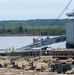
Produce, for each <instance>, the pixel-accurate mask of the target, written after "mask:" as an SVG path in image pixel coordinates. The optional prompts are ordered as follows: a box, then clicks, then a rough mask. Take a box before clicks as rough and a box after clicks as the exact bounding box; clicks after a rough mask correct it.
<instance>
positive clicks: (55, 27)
mask: <svg viewBox="0 0 74 75" xmlns="http://www.w3.org/2000/svg"><path fill="white" fill-rule="evenodd" d="M40 32H41V35H65V20H64V19H58V20H57V19H36V20H13V21H0V35H1V34H3V35H11V34H13V35H14V34H15V35H17V34H23V35H40Z"/></svg>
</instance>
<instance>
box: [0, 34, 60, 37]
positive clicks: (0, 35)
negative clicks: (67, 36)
mask: <svg viewBox="0 0 74 75" xmlns="http://www.w3.org/2000/svg"><path fill="white" fill-rule="evenodd" d="M2 36H39V35H31V34H30V35H28V34H0V37H2ZM42 36H59V35H42Z"/></svg>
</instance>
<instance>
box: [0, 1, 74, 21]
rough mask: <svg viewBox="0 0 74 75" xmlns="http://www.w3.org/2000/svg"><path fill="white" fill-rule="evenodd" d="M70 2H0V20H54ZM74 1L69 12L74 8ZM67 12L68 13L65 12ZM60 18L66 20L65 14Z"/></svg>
mask: <svg viewBox="0 0 74 75" xmlns="http://www.w3.org/2000/svg"><path fill="white" fill-rule="evenodd" d="M69 1H70V0H0V20H27V19H54V18H57V17H58V16H59V14H60V13H61V12H62V10H63V9H64V8H65V6H66V5H67V4H68V2H69ZM73 6H74V0H73V1H72V3H71V4H70V6H69V8H68V9H69V12H70V11H71V10H72V9H73V8H74V7H73ZM66 12H68V11H66ZM66 12H65V13H64V14H63V15H62V17H61V18H66V16H65V14H66Z"/></svg>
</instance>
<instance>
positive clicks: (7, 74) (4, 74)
mask: <svg viewBox="0 0 74 75" xmlns="http://www.w3.org/2000/svg"><path fill="white" fill-rule="evenodd" d="M0 75H67V74H57V73H55V72H54V73H53V72H36V71H32V70H29V71H25V70H19V69H13V68H12V69H7V68H0ZM68 75H72V74H68ZM73 75H74V74H73Z"/></svg>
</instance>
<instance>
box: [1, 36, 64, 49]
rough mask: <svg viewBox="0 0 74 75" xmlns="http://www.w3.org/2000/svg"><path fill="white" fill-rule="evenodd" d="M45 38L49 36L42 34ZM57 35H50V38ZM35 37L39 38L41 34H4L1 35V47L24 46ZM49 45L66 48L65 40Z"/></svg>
mask: <svg viewBox="0 0 74 75" xmlns="http://www.w3.org/2000/svg"><path fill="white" fill-rule="evenodd" d="M42 37H43V38H46V37H47V36H42ZM52 37H56V36H50V38H52ZM33 38H39V36H3V37H0V49H6V48H7V49H9V48H12V47H14V49H16V48H20V47H23V46H26V45H28V44H30V43H32V42H33ZM49 47H52V48H53V47H55V48H58V47H60V48H65V42H60V43H57V44H56V43H55V44H52V45H49Z"/></svg>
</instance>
